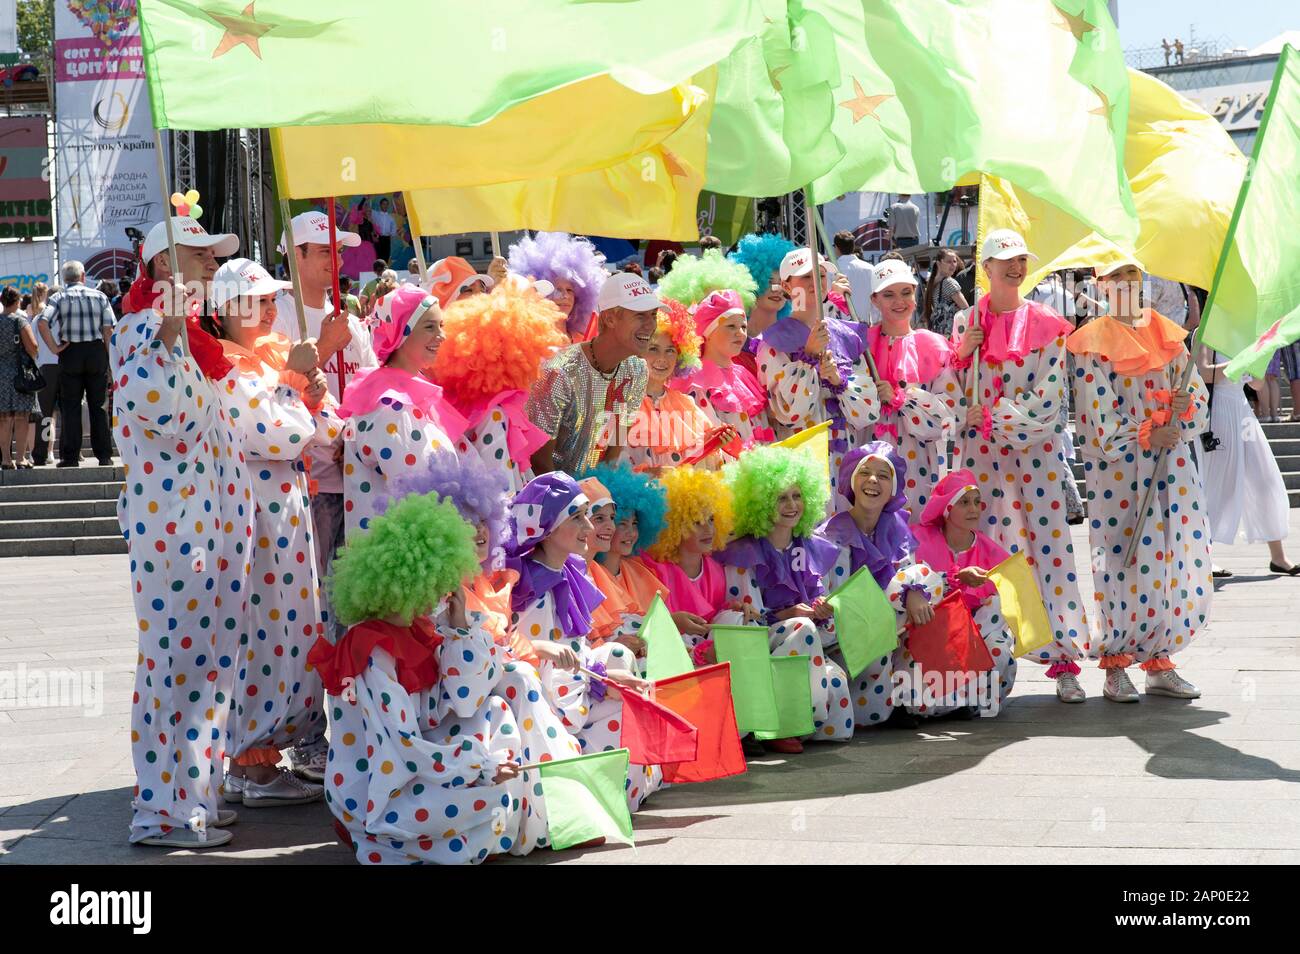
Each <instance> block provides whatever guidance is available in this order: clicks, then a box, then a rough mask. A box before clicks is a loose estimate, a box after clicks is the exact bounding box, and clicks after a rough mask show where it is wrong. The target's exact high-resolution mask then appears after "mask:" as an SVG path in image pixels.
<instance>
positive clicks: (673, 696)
mask: <svg viewBox="0 0 1300 954" xmlns="http://www.w3.org/2000/svg"><path fill="white" fill-rule="evenodd" d="M654 696H655V699H656V700H657V701H658V702H659V703H660V704H661V705H664V706H666V707H668V708H669V709H672V710H673V711H674V712H677V713H678V714H680V715H682V716H684V717H685V718H687V719H689V720H690V721H691V722H692V723H693V724H694V725H695V726H696V727H697V728H698V730H699V748H698V752H697V754H696V757H695V758H694V759H692V760H683V761H680V762H677V763H675V764H670V763H661V766H662V768H663V773H664V781H665V782H673V783H680V782H711V781H713V780H714V779H719V778H726V777H727V776H729V775H740V774H742V773H744V772H746V771H748V770H749V769H748V766H746V764H745V753H744V752H743V751H742V750H741V747H740V732H739V731H738V730H737V729H736V713H735V710H734V709H733V708H732V702H731V664H730V663H725V662H723V663H717V664H716V665H713V666H706V667H705V668H703V669H697V670H695V671H694V672H687V673H682V674H681V675H680V676H672V677H671V678H668V679H660V680H659V681H658V682H656V683H655V684H654Z"/></svg>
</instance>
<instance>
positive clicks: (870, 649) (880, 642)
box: [826, 566, 898, 677]
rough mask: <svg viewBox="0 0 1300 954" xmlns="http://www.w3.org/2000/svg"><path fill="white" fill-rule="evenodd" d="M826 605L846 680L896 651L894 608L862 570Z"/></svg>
mask: <svg viewBox="0 0 1300 954" xmlns="http://www.w3.org/2000/svg"><path fill="white" fill-rule="evenodd" d="M826 602H827V603H829V604H830V607H831V609H832V610H834V611H835V636H836V638H837V639H838V640H839V644H840V652H842V653H843V654H844V665H845V667H846V668H847V669H848V671H849V676H850V677H856V676H857V675H858V673H860V672H862V670H864V669H866V668H867V666H869V665H870V664H871V663H872V662H873V661H874V660H877V659H880V658H881V657H882V656H888V655H889V654H890V653H892V652H893V651H894V650H895V649H896V648H897V647H898V622H897V617H896V616H895V614H894V608H893V607H892V606H890V605H889V597H887V596H886V595H885V593H884V591H883V590H882V589H881V588H880V586H879V585H878V584H877V583H876V578H875V577H873V576H872V575H871V571H870V570H868V569H867V568H866V567H865V566H864V567H861V568H859V569H858V571H857V572H856V573H854V574H853V575H852V576H850V577H849V578H848V579H847V580H845V581H844V585H843V586H841V587H839V588H838V589H836V590H835V592H834V593H832V594H831V595H830V596H828V597H826Z"/></svg>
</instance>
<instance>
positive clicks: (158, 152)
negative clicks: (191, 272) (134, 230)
mask: <svg viewBox="0 0 1300 954" xmlns="http://www.w3.org/2000/svg"><path fill="white" fill-rule="evenodd" d="M145 85H146V86H148V87H149V89H150V98H151V99H152V95H153V93H152V90H153V86H152V84H148V83H147V84H145ZM153 150H154V155H155V157H156V158H157V160H158V188H159V189H161V190H162V208H163V221H164V222H165V223H167V224H166V226H165V228H166V230H167V263H168V265H169V266H170V267H171V272H172V282H173V283H175V282H177V281H179V280H180V278H181V260H180V256H179V255H177V254H176V229H175V227H174V226H173V225H172V211H171V193H170V192H168V191H167V158H166V156H164V155H163V143H162V130H160V129H159V128H158V127H157V126H154V128H153ZM144 264H145V266H146V267H147V266H148V262H145V263H144ZM182 306H184V302H182ZM181 350H182V351H183V352H184V353H185V354H190V331H189V322H188V321H187V320H186V319H185V317H184V316H182V317H181Z"/></svg>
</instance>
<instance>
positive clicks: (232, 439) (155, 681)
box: [109, 219, 253, 848]
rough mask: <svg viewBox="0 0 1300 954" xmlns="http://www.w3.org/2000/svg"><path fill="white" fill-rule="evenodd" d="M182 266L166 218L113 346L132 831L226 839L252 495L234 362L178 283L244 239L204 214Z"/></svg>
mask: <svg viewBox="0 0 1300 954" xmlns="http://www.w3.org/2000/svg"><path fill="white" fill-rule="evenodd" d="M173 224H174V226H175V228H176V229H177V230H180V229H181V228H182V226H184V227H185V228H186V229H187V231H185V232H184V233H183V235H182V237H181V244H180V245H179V246H178V248H177V256H178V258H179V260H180V264H181V274H179V275H173V273H172V271H171V267H170V261H169V256H168V252H167V237H166V223H163V222H160V223H158V224H157V225H155V226H154V227H153V228H152V229H151V230H150V232H149V235H148V236H147V238H146V241H145V243H144V246H143V250H142V254H143V256H144V258H143V265H142V268H141V272H140V275H139V277H138V278H137V280H136V282H135V284H133V285H132V286H131V288H130V290H129V291H128V293H127V294H126V296H124V298H123V304H122V310H123V317H122V318H121V320H120V321H118V323H117V326H116V327H115V328H114V330H113V335H112V338H111V340H110V342H109V367H110V369H111V374H112V381H113V388H114V397H113V428H114V432H115V435H114V440H115V443H116V445H117V447H118V449H119V451H120V453H121V455H122V461H123V466H124V470H125V472H126V478H125V482H124V486H123V488H122V494H121V497H120V498H119V499H118V504H117V513H118V519H119V521H120V523H121V525H122V534H123V536H124V537H126V540H127V547H128V552H129V554H130V560H131V583H132V592H133V595H134V603H135V612H136V616H137V618H138V624H137V625H138V632H139V649H140V651H139V657H138V662H137V666H136V677H135V692H134V695H133V703H132V707H131V759H132V762H133V764H134V767H135V773H136V786H135V790H134V792H133V797H132V803H131V808H132V818H131V833H130V840H131V841H132V842H133V843H136V844H147V845H159V846H163V847H182V848H204V847H215V846H218V845H221V844H224V843H226V842H229V841H230V839H231V833H230V832H228V831H222V830H216V829H221V828H224V827H225V826H227V825H229V824H230V823H231V822H233V821H234V819H235V813H234V812H233V811H230V810H228V809H227V810H224V811H223V810H221V809H220V808H219V804H220V796H219V794H218V793H219V790H220V787H221V781H222V771H223V764H222V758H221V735H222V732H223V731H224V726H225V717H226V710H227V708H228V706H229V693H230V690H231V687H232V685H233V683H234V658H235V656H236V653H237V649H238V644H239V639H240V627H241V625H242V624H243V620H244V617H245V614H246V609H247V597H246V595H245V594H246V593H247V586H246V585H245V584H246V583H247V579H248V574H249V572H250V561H251V557H250V554H249V540H250V538H251V537H252V533H253V505H252V490H251V486H250V483H249V477H248V473H247V470H246V467H245V463H244V456H243V451H242V445H241V441H240V435H239V431H238V430H237V429H236V428H235V427H234V426H233V425H232V423H231V421H230V419H229V417H228V416H227V414H226V411H225V409H224V407H223V405H222V402H221V399H220V391H221V390H222V389H224V379H225V378H226V376H227V375H228V374H229V373H230V372H231V370H232V368H231V364H230V362H229V361H227V360H226V359H225V358H224V357H223V356H222V354H221V346H220V345H219V344H218V343H217V342H216V341H215V340H213V339H212V338H211V337H210V336H209V335H207V334H206V333H204V332H203V331H202V330H201V329H200V328H199V326H198V323H197V321H194V320H192V319H191V320H190V322H189V326H188V327H189V335H188V347H186V345H185V342H184V339H183V338H182V334H183V325H185V322H186V316H188V315H192V314H197V312H198V310H199V303H198V302H197V301H194V300H190V301H186V300H184V293H183V291H182V289H181V288H180V287H172V288H169V289H167V290H166V291H164V292H163V293H162V294H161V295H159V294H158V293H157V292H156V290H155V282H165V283H167V284H168V285H171V284H172V282H173V280H174V281H175V282H176V283H183V282H188V281H195V282H199V281H201V282H204V284H205V285H206V284H207V281H206V279H207V276H210V275H211V274H212V273H214V272H215V271H216V261H215V258H214V257H213V256H214V255H215V254H220V255H232V254H234V253H235V252H236V251H238V249H239V239H238V238H237V237H236V236H234V235H215V236H214V235H209V234H208V233H207V232H206V231H205V230H204V229H203V228H202V226H199V225H198V224H197V223H194V222H193V220H191V219H180V220H174V223H173Z"/></svg>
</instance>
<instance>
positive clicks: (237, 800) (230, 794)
mask: <svg viewBox="0 0 1300 954" xmlns="http://www.w3.org/2000/svg"><path fill="white" fill-rule="evenodd" d="M245 781H246V780H245V779H242V778H236V777H235V776H234V775H227V776H226V777H225V780H224V781H222V783H221V797H222V799H223V800H224V801H225V802H226V804H228V805H241V804H243V801H244V782H245Z"/></svg>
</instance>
